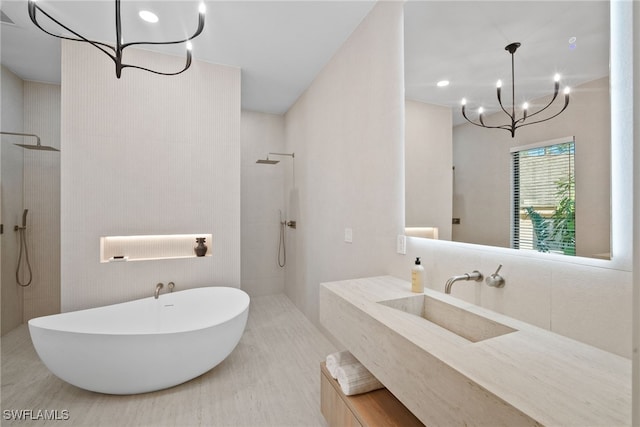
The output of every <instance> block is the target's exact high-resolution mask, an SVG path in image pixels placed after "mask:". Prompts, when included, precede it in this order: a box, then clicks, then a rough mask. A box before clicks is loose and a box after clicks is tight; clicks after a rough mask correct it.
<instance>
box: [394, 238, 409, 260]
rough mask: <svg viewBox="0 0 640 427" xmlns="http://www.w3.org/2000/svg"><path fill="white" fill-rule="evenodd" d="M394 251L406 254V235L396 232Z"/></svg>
mask: <svg viewBox="0 0 640 427" xmlns="http://www.w3.org/2000/svg"><path fill="white" fill-rule="evenodd" d="M396 252H397V253H399V254H402V255H406V254H407V236H405V235H404V234H398V239H397V244H396Z"/></svg>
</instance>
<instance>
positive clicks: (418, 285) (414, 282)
mask: <svg viewBox="0 0 640 427" xmlns="http://www.w3.org/2000/svg"><path fill="white" fill-rule="evenodd" d="M411 292H417V293H421V292H424V267H423V266H422V265H420V257H417V258H416V262H415V264H414V265H413V267H411Z"/></svg>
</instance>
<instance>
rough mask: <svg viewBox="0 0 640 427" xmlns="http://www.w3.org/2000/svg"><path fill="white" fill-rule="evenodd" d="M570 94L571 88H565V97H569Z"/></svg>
mask: <svg viewBox="0 0 640 427" xmlns="http://www.w3.org/2000/svg"><path fill="white" fill-rule="evenodd" d="M569 92H571V89H569V86H567V87H565V88H564V94H565V95H569Z"/></svg>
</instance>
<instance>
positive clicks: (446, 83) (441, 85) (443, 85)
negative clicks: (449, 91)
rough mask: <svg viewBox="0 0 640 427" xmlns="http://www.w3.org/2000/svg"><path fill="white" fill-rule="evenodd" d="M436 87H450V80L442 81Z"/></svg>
mask: <svg viewBox="0 0 640 427" xmlns="http://www.w3.org/2000/svg"><path fill="white" fill-rule="evenodd" d="M436 85H437V86H438V87H445V86H449V80H440V81H439V82H438V83H436Z"/></svg>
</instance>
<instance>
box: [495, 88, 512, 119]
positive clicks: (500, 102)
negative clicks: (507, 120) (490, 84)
mask: <svg viewBox="0 0 640 427" xmlns="http://www.w3.org/2000/svg"><path fill="white" fill-rule="evenodd" d="M496 92H497V95H498V104H500V108H502V111H504V112H505V113H506V114H507V116H509V117H511V114H509V112H508V111H507V110H505V108H504V106H503V105H502V90H501V88H499V87H498V88H496Z"/></svg>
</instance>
